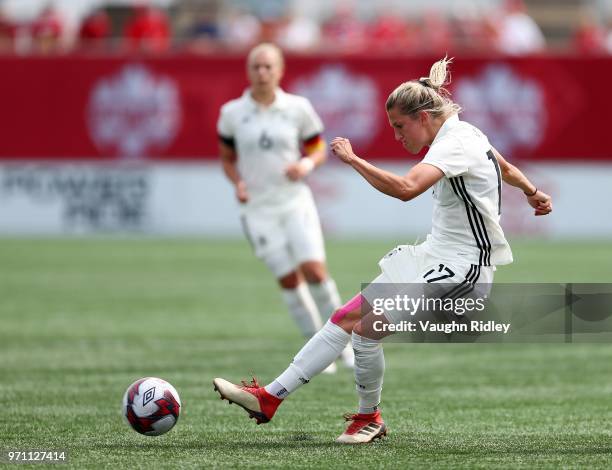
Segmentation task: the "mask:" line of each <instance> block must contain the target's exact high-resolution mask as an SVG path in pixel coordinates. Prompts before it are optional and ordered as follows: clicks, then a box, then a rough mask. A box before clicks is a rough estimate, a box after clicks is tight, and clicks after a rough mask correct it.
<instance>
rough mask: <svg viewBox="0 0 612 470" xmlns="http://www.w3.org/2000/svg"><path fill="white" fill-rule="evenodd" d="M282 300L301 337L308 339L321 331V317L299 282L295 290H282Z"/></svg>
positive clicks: (305, 288) (306, 289)
mask: <svg viewBox="0 0 612 470" xmlns="http://www.w3.org/2000/svg"><path fill="white" fill-rule="evenodd" d="M282 291H283V300H284V301H285V304H286V305H287V307H288V308H289V312H290V313H291V316H292V317H293V319H294V320H295V323H297V326H298V328H299V329H300V332H301V333H302V335H304V336H305V337H306V338H310V337H311V336H312V335H314V334H315V333H316V332H317V331H319V330H320V329H321V324H322V322H321V315H319V310H318V309H317V306H316V304H315V302H314V300H313V299H312V296H311V295H310V291H309V290H308V288H307V287H306V283H304V282H301V283H300V284H298V286H297V287H296V288H295V289H282Z"/></svg>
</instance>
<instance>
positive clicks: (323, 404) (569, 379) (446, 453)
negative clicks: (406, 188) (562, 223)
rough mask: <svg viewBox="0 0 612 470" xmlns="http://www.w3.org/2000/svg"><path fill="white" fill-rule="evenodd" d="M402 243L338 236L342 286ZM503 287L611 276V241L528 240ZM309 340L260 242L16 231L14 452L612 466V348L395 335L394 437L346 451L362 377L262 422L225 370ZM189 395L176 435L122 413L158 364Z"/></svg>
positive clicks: (8, 331)
mask: <svg viewBox="0 0 612 470" xmlns="http://www.w3.org/2000/svg"><path fill="white" fill-rule="evenodd" d="M392 245H393V243H383V242H369V243H365V242H364V243H358V242H330V243H329V244H328V252H329V264H330V268H331V270H332V272H333V274H334V276H335V278H336V280H337V282H338V285H339V287H340V289H341V292H342V295H343V297H345V298H346V297H348V296H349V295H350V294H352V293H354V292H355V291H356V290H358V289H359V285H360V283H361V282H365V281H369V280H370V279H372V278H373V277H374V276H375V275H376V274H377V266H376V262H377V260H378V258H379V257H380V256H382V255H383V254H384V253H385V252H386V251H387V250H388V249H389V248H391V247H392ZM513 247H514V253H515V264H513V265H511V266H508V267H503V268H500V269H499V271H498V272H497V277H496V280H497V281H500V282H501V281H503V282H518V281H520V282H546V281H548V282H612V244H610V243H603V242H597V243H596V242H593V243H586V244H584V243H551V242H545V243H544V242H541V243H538V242H517V243H514V244H513ZM301 345H302V340H301V339H300V337H299V336H298V334H297V330H296V328H295V327H294V326H293V324H292V323H291V321H290V319H289V316H288V314H287V313H286V312H285V309H284V307H283V305H282V303H281V300H280V295H279V292H278V290H277V288H276V287H275V284H274V282H273V280H272V278H271V276H270V275H269V273H268V272H267V271H266V270H265V268H264V267H263V265H261V264H260V263H259V262H258V261H257V260H256V259H255V258H254V257H253V256H252V255H251V253H250V250H249V248H248V246H247V244H246V242H243V241H235V242H231V241H230V242H221V241H207V240H152V239H143V240H116V239H102V240H101V239H95V240H77V239H74V240H9V239H3V240H0V359H1V361H0V392H1V393H0V402H1V403H2V408H3V410H4V412H3V413H2V414H0V449H4V451H6V450H9V449H14V450H17V449H49V450H51V449H66V450H68V451H69V458H70V466H72V467H74V468H92V467H109V468H162V467H181V468H187V467H193V468H196V467H200V468H207V467H230V468H251V467H255V468H257V467H259V468H261V467H279V468H291V467H301V468H306V467H312V468H318V467H328V468H344V467H351V468H372V467H373V468H384V467H388V468H404V467H413V468H432V467H433V468H459V467H466V468H491V467H502V468H515V467H523V468H534V467H548V468H557V467H572V468H578V467H582V468H606V467H607V468H610V466H612V347H611V346H610V345H609V344H546V345H538V344H527V345H525V344H477V345H459V344H455V345H453V344H388V345H386V346H385V354H386V360H387V372H386V376H385V388H384V392H383V403H382V409H383V413H384V417H385V420H386V422H387V424H388V426H389V430H390V434H389V436H388V438H387V439H385V440H383V441H379V442H376V443H375V444H373V445H370V446H361V447H348V448H347V447H341V446H338V445H335V444H334V442H333V440H334V439H335V438H336V437H337V435H338V434H339V433H340V432H341V431H342V430H343V429H344V422H343V420H342V418H341V416H342V414H343V413H345V412H350V411H354V410H355V405H356V401H357V399H356V393H355V391H354V385H353V378H352V373H350V372H349V371H347V370H344V369H343V370H341V371H340V373H339V374H337V375H336V376H321V377H317V378H316V379H315V380H313V381H312V382H311V383H310V384H309V385H307V386H305V387H303V388H302V389H301V390H299V391H298V392H296V393H295V395H293V396H291V397H290V398H289V399H288V400H287V402H286V403H285V404H284V405H283V407H282V408H281V409H280V410H279V413H278V414H277V416H276V417H275V419H274V420H273V421H272V422H271V423H269V424H267V425H263V426H255V423H254V421H249V420H248V419H247V417H246V414H245V413H244V412H243V411H242V410H241V409H240V408H238V407H237V406H228V405H227V402H221V401H220V400H219V399H218V397H217V396H216V394H215V393H214V392H213V390H212V386H211V380H212V378H213V377H215V376H223V377H226V378H228V379H233V380H239V379H241V378H246V377H247V376H249V374H250V373H251V372H254V373H255V374H256V375H257V377H258V378H259V379H260V381H261V382H263V383H267V382H268V381H270V380H271V379H273V378H274V377H276V375H278V373H279V372H281V371H282V370H283V369H284V368H285V367H286V365H287V364H288V362H289V361H290V359H291V358H292V356H293V354H294V353H295V352H296V351H297V350H298V349H299V347H300V346H301ZM149 375H152V376H159V377H162V378H165V379H166V380H168V381H170V382H171V383H172V384H173V385H174V386H175V387H176V388H177V389H178V391H179V393H180V395H181V398H182V401H183V410H182V411H183V412H182V415H181V418H180V420H179V423H178V425H177V426H176V428H175V429H173V430H172V431H171V432H170V433H168V434H167V435H165V436H162V437H157V438H151V437H144V436H141V435H139V434H137V433H135V432H134V431H132V430H131V429H129V428H128V426H127V425H126V424H125V423H124V422H123V419H122V417H121V413H120V404H121V397H122V395H123V392H124V391H125V389H126V387H127V386H128V385H129V384H130V383H131V382H133V381H134V380H136V379H137V378H140V377H144V376H149Z"/></svg>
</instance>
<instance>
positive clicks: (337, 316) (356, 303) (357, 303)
mask: <svg viewBox="0 0 612 470" xmlns="http://www.w3.org/2000/svg"><path fill="white" fill-rule="evenodd" d="M362 303H363V296H362V295H361V293H359V294H357V295H356V296H355V297H353V298H352V299H351V300H349V301H348V302H347V303H345V304H344V305H343V306H342V307H340V308H339V309H338V310H336V313H334V314H333V315H332V317H331V318H330V320H331V322H332V323H334V324H336V325H337V324H338V322H340V320H342V319H343V318H344V317H345V316H346V314H347V313H349V312H352V311H353V310H357V309H358V308H359V307H361V304H362Z"/></svg>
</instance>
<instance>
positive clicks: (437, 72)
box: [386, 57, 461, 117]
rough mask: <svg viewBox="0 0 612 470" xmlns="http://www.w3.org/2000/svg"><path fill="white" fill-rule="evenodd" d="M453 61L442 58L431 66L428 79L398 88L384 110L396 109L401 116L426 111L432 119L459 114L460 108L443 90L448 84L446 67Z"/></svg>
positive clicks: (390, 96)
mask: <svg viewBox="0 0 612 470" xmlns="http://www.w3.org/2000/svg"><path fill="white" fill-rule="evenodd" d="M452 61H453V59H452V58H451V59H449V58H447V57H444V59H441V60H439V61H438V62H436V63H435V64H433V65H432V66H431V69H430V70H429V77H421V78H420V79H418V80H410V81H409V82H404V83H402V84H401V85H400V86H398V87H397V88H396V89H395V90H393V92H391V94H390V95H389V97H388V98H387V103H386V108H387V111H389V110H390V109H391V108H397V109H398V110H399V111H400V112H401V113H402V114H408V115H410V114H414V113H416V112H417V111H426V112H428V113H429V114H430V115H431V116H432V117H440V116H448V115H450V114H455V113H460V112H461V106H459V105H458V104H456V103H454V102H453V101H452V100H451V99H450V93H449V91H448V90H447V89H446V88H444V86H445V85H448V84H449V83H450V72H449V70H448V66H449V65H450V64H451V63H452Z"/></svg>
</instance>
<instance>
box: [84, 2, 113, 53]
mask: <svg viewBox="0 0 612 470" xmlns="http://www.w3.org/2000/svg"><path fill="white" fill-rule="evenodd" d="M110 35H111V21H110V17H109V16H108V13H107V12H106V10H104V9H99V10H94V11H93V12H92V13H91V14H89V15H88V16H87V17H85V19H84V20H83V22H82V23H81V27H80V28H79V34H78V39H79V47H80V48H84V49H87V50H97V51H101V50H104V49H108V46H109V44H108V41H109V39H110Z"/></svg>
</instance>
